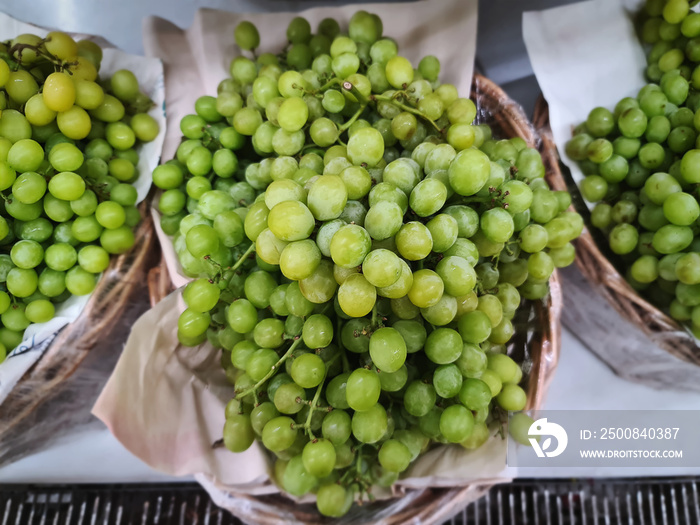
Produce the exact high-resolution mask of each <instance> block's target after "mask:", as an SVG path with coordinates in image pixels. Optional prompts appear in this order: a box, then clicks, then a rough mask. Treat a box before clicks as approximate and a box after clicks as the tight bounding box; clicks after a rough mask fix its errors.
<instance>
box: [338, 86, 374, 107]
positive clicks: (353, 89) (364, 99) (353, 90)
mask: <svg viewBox="0 0 700 525" xmlns="http://www.w3.org/2000/svg"><path fill="white" fill-rule="evenodd" d="M342 86H343V89H344V90H345V91H349V92H350V93H352V94H353V96H354V97H355V98H356V99H357V101H358V102H359V103H360V104H362V105H363V106H366V105H367V103H368V102H369V99H368V98H367V97H366V96H364V95H363V94H362V93H361V92H360V90H359V89H357V87H355V86H353V84H352V82H348V81H347V80H346V81H344V82H343V84H342Z"/></svg>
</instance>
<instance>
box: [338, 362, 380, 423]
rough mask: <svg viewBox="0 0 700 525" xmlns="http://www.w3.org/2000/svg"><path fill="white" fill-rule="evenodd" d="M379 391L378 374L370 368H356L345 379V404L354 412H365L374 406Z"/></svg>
mask: <svg viewBox="0 0 700 525" xmlns="http://www.w3.org/2000/svg"><path fill="white" fill-rule="evenodd" d="M380 393H381V382H380V380H379V376H378V374H377V373H376V372H373V371H371V370H366V369H364V368H358V369H357V370H355V371H353V372H352V373H351V374H350V376H349V377H348V378H347V380H346V387H345V396H346V399H347V404H348V406H349V407H350V408H352V409H353V410H355V411H356V412H359V413H361V412H365V411H368V410H370V409H372V408H373V407H375V406H376V403H377V401H378V400H379V394H380ZM353 421H354V419H353ZM353 432H354V423H353Z"/></svg>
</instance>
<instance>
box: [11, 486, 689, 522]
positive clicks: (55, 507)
mask: <svg viewBox="0 0 700 525" xmlns="http://www.w3.org/2000/svg"><path fill="white" fill-rule="evenodd" d="M699 482H700V478H670V479H649V480H627V479H620V480H581V481H561V480H517V481H515V482H513V483H511V484H507V485H501V486H498V487H495V488H494V489H492V490H491V492H489V493H488V494H487V495H486V496H485V497H484V498H482V499H481V500H479V501H478V502H477V503H474V504H472V505H470V506H469V507H467V508H466V509H465V510H464V511H463V512H461V513H460V514H458V515H457V516H455V517H454V518H453V519H452V520H450V522H449V525H467V524H468V525H589V524H591V525H615V524H625V525H686V524H694V523H700V497H699V495H698V492H699V489H698V483H699ZM20 524H21V525H34V524H37V525H58V524H67V525H100V524H130V525H131V524H134V525H137V524H141V525H149V524H154V525H156V524H157V525H170V524H173V525H174V524H177V525H189V524H192V525H200V524H201V525H229V524H230V525H240V522H239V521H238V520H236V519H235V518H233V517H232V516H231V515H229V514H228V513H227V512H225V511H222V510H221V509H219V508H217V507H216V506H215V505H214V504H213V503H212V502H211V500H210V499H209V497H208V496H207V494H206V492H204V490H202V489H201V487H199V485H196V484H189V483H188V484H167V485H164V484H148V485H90V486H85V485H79V486H65V487H64V486H51V487H47V486H17V485H11V486H10V485H8V486H0V525H20ZM446 525H447V524H446Z"/></svg>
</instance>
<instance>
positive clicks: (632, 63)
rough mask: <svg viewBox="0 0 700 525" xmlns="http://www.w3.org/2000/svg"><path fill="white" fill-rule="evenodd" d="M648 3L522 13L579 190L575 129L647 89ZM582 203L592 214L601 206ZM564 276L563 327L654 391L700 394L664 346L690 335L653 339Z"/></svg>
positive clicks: (573, 277)
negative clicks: (638, 20)
mask: <svg viewBox="0 0 700 525" xmlns="http://www.w3.org/2000/svg"><path fill="white" fill-rule="evenodd" d="M643 5H644V2H643V1H642V0H590V1H587V2H580V3H576V4H571V5H567V6H562V7H557V8H553V9H547V10H544V11H532V12H526V13H524V14H523V38H524V40H525V45H526V47H527V51H528V54H529V56H530V62H531V63H532V68H533V70H534V72H535V75H536V77H537V81H538V83H539V85H540V88H541V89H542V94H543V96H544V98H545V99H546V100H547V103H548V106H549V123H550V127H551V130H552V136H553V138H554V142H555V144H556V146H557V150H558V152H559V157H560V159H561V161H562V162H563V163H564V164H565V165H566V166H567V167H568V168H569V170H570V172H571V175H572V178H573V180H574V181H575V182H576V183H577V184H578V183H580V182H581V180H583V178H584V174H583V173H582V171H581V169H580V168H579V166H578V164H577V163H576V161H574V160H572V159H570V158H569V157H568V156H567V154H566V148H565V146H566V143H567V142H568V141H569V139H571V137H572V131H573V129H574V128H575V127H576V126H578V125H579V124H580V123H581V122H584V121H585V120H586V118H587V117H588V113H589V112H590V111H591V110H592V109H593V108H594V107H597V106H603V107H606V108H608V109H610V110H612V109H613V108H614V107H615V105H616V104H617V103H618V102H619V101H620V99H622V98H624V97H636V96H637V93H638V92H639V90H640V89H641V88H642V87H643V86H644V85H646V84H647V83H648V81H647V80H646V78H645V76H644V72H645V70H646V67H647V60H646V55H645V53H644V48H643V46H642V44H641V42H640V40H639V38H638V36H637V34H636V32H635V28H634V23H633V20H634V16H635V14H636V13H638V12H639V10H640V9H641V8H642V7H643ZM581 201H583V199H581ZM583 202H585V204H586V205H587V206H588V207H589V209H592V208H593V206H594V204H591V203H588V202H587V201H583ZM563 276H564V278H565V279H566V281H567V283H568V285H569V287H568V289H567V290H568V294H567V298H568V301H567V307H566V308H565V309H564V315H563V320H564V323H565V324H566V325H567V326H568V327H569V328H570V329H571V330H572V331H573V332H574V333H575V334H577V336H578V337H579V338H581V339H582V340H583V341H584V343H585V344H586V345H587V346H588V348H589V349H590V350H591V351H592V352H593V353H595V354H596V355H598V356H599V357H600V358H601V359H603V361H605V362H607V363H608V364H609V365H610V366H611V367H612V368H613V369H614V370H615V371H616V373H618V374H619V375H621V376H623V377H625V378H627V379H630V380H632V381H637V382H642V383H644V384H647V385H649V386H652V387H654V388H675V389H679V390H686V389H691V390H698V389H700V382H699V381H698V380H699V379H700V368H698V367H697V366H693V365H689V364H688V363H687V362H685V361H683V360H681V359H679V358H678V357H676V356H673V355H671V354H669V353H668V352H667V351H666V350H664V349H663V348H660V347H659V343H661V342H663V341H664V340H665V339H673V338H675V337H678V336H679V335H681V336H685V335H686V333H685V332H680V333H679V332H677V331H670V330H669V331H664V332H660V333H658V334H655V336H654V337H652V338H651V339H650V338H649V337H648V336H647V335H646V334H645V333H644V332H642V331H641V330H639V328H638V327H637V326H636V325H635V324H634V323H632V322H630V321H629V320H628V319H625V318H624V317H622V316H621V315H620V314H619V313H618V312H617V311H616V310H615V309H614V308H613V306H611V305H610V304H608V303H607V302H606V301H605V300H604V299H602V298H601V297H600V296H599V295H598V292H597V291H596V290H595V289H591V286H590V283H588V282H587V281H586V280H585V279H584V278H583V277H582V276H581V275H580V274H579V272H577V271H576V270H574V269H573V268H569V269H565V270H564V272H563ZM618 277H619V279H620V280H622V279H623V277H622V276H618ZM607 293H609V292H606V294H607ZM610 326H615V327H616V330H615V331H611V330H610V329H609V327H610ZM686 332H687V334H688V336H689V337H692V334H691V333H690V331H686ZM695 340H696V341H698V340H697V338H695Z"/></svg>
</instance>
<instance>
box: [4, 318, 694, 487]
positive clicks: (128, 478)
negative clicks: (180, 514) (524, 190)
mask: <svg viewBox="0 0 700 525" xmlns="http://www.w3.org/2000/svg"><path fill="white" fill-rule="evenodd" d="M698 407H700V394H697V393H685V392H669V391H659V390H653V389H651V388H648V387H645V386H643V385H639V384H635V383H630V382H628V381H625V380H623V379H620V378H619V377H617V376H615V375H614V374H613V373H612V372H611V371H610V369H609V368H608V367H607V366H605V364H603V363H602V362H601V361H599V360H598V359H597V358H596V357H595V356H593V354H591V353H590V352H589V351H588V350H586V349H585V348H584V347H583V346H582V345H581V343H579V341H578V340H577V339H575V338H574V337H573V336H572V335H571V334H570V333H569V332H567V331H566V330H564V333H563V339H562V353H561V360H560V363H559V368H558V370H557V374H556V376H555V378H554V381H553V382H552V386H551V388H550V390H549V395H548V397H547V401H546V403H545V407H544V408H546V409H550V410H590V409H601V410H604V409H607V410H623V409H630V410H655V409H665V408H666V409H668V408H673V409H674V410H697V409H698ZM509 474H513V475H516V476H521V477H538V478H552V477H565V478H569V477H625V476H644V475H646V476H673V475H683V474H700V467H695V468H688V469H660V468H647V469H640V468H624V469H622V468H621V469H598V470H596V471H593V470H592V469H573V468H566V469H565V468H558V469H528V470H525V469H522V470H521V471H519V472H509ZM189 479H190V478H174V477H170V476H166V475H164V474H160V473H158V472H156V471H154V470H153V469H151V468H150V467H148V466H147V465H145V464H144V463H142V462H141V461H140V460H139V459H137V458H136V457H135V456H133V455H132V454H131V453H130V452H128V451H127V450H126V449H125V448H124V447H122V446H121V445H120V444H119V442H117V440H116V439H114V438H113V437H112V436H111V435H110V434H109V432H107V430H106V429H95V430H92V431H89V432H85V433H83V434H78V435H74V436H68V437H67V438H66V439H64V440H62V441H60V442H59V443H57V444H56V445H54V446H53V447H51V448H49V449H47V450H44V451H42V452H40V453H38V454H35V455H33V456H29V457H27V458H24V459H22V460H20V461H17V462H16V463H13V464H11V465H8V466H6V467H4V468H2V469H0V484H1V483H117V482H149V481H150V482H152V481H189Z"/></svg>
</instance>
